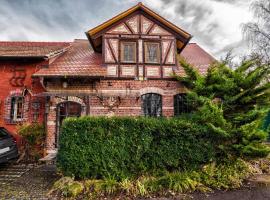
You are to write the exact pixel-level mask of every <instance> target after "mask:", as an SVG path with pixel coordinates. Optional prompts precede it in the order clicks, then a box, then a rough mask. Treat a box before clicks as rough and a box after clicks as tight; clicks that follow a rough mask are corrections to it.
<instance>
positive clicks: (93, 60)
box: [33, 40, 107, 77]
mask: <svg viewBox="0 0 270 200" xmlns="http://www.w3.org/2000/svg"><path fill="white" fill-rule="evenodd" d="M101 64H102V55H101V54H100V53H95V52H94V51H93V50H92V48H91V47H90V45H89V42H88V40H75V41H74V42H73V43H72V45H71V47H70V49H69V50H68V51H67V52H65V53H64V54H63V55H61V56H60V57H59V58H57V59H56V60H55V61H54V62H53V63H52V64H50V66H49V68H43V69H40V70H39V71H38V72H36V73H35V74H34V75H33V76H95V77H103V76H105V75H106V73H107V70H106V68H105V67H103V66H101Z"/></svg>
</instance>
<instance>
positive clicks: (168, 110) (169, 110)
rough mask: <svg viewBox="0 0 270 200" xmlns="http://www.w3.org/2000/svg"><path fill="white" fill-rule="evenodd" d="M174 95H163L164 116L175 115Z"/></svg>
mask: <svg viewBox="0 0 270 200" xmlns="http://www.w3.org/2000/svg"><path fill="white" fill-rule="evenodd" d="M173 106H174V105H173V96H172V95H166V96H165V95H164V96H162V115H163V116H164V117H173V116H174V107H173Z"/></svg>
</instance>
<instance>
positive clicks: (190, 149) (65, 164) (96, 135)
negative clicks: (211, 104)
mask: <svg viewBox="0 0 270 200" xmlns="http://www.w3.org/2000/svg"><path fill="white" fill-rule="evenodd" d="M210 132H211V131H209V130H208V128H207V126H204V125H200V124H196V123H193V122H190V121H187V120H184V119H155V118H129V117H122V118H119V117H113V118H106V117H81V118H68V119H66V120H65V121H64V124H63V127H62V132H61V134H60V148H59V152H58V156H57V165H58V167H59V169H60V170H61V171H62V173H63V174H64V175H67V176H75V177H76V178H112V177H113V178H115V179H118V180H122V179H124V178H132V177H137V176H139V175H142V174H153V173H159V172H163V171H164V170H166V171H173V170H181V169H190V168H195V167H198V166H200V165H201V164H204V163H207V162H209V161H211V160H213V159H214V158H215V153H214V152H215V151H214V142H213V141H212V139H211V137H210V135H211V134H210Z"/></svg>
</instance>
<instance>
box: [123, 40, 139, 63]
mask: <svg viewBox="0 0 270 200" xmlns="http://www.w3.org/2000/svg"><path fill="white" fill-rule="evenodd" d="M121 61H122V62H124V63H136V42H121Z"/></svg>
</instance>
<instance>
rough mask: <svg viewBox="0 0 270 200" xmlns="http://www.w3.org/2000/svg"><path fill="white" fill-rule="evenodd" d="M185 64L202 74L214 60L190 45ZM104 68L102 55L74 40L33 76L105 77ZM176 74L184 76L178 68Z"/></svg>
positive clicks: (187, 48)
mask: <svg viewBox="0 0 270 200" xmlns="http://www.w3.org/2000/svg"><path fill="white" fill-rule="evenodd" d="M181 56H182V57H184V58H185V59H186V61H187V62H189V63H191V64H193V65H194V66H195V67H197V68H198V70H199V72H200V73H202V74H204V73H205V72H206V71H207V68H208V66H209V65H210V64H211V63H212V62H214V61H215V59H214V58H213V57H212V56H211V55H209V54H208V53H207V52H205V51H204V50H203V49H202V48H201V47H200V46H199V45H197V44H195V43H190V44H188V45H187V46H186V48H185V49H184V50H183V52H182V53H181ZM106 73H107V71H106V67H104V66H102V55H101V54H100V53H96V52H94V51H93V50H92V48H91V47H90V45H89V43H88V41H87V40H75V41H74V42H73V43H72V45H71V47H70V48H69V50H68V51H67V52H65V53H63V54H62V55H61V56H60V57H59V58H57V59H56V60H55V61H54V62H53V63H52V64H50V65H49V68H43V69H40V70H39V71H38V72H36V73H35V74H34V75H33V76H92V77H93V76H94V77H105V76H106ZM176 73H177V74H184V70H183V68H181V67H180V68H179V70H177V72H176Z"/></svg>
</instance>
